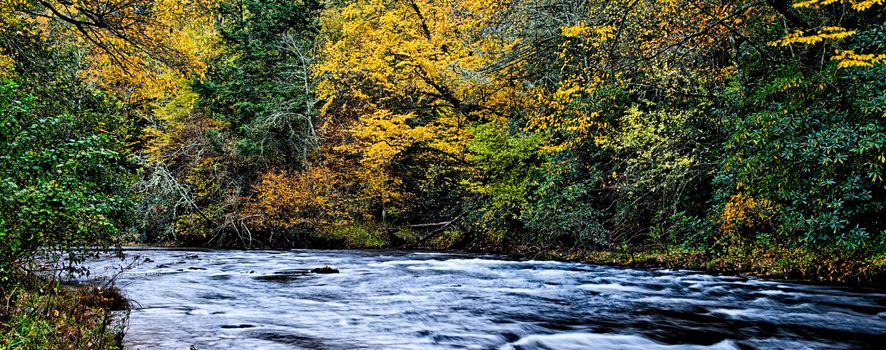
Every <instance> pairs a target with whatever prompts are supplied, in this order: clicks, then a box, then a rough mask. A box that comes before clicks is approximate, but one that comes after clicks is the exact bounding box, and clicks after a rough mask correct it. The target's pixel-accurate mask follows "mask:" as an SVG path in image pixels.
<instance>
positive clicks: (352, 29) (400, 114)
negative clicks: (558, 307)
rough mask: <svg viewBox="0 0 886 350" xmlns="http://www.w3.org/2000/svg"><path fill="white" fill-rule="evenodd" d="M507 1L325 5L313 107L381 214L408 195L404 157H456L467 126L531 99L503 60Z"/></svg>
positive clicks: (510, 41) (461, 154)
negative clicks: (339, 128) (336, 134)
mask: <svg viewBox="0 0 886 350" xmlns="http://www.w3.org/2000/svg"><path fill="white" fill-rule="evenodd" d="M510 5H511V3H509V2H501V1H493V0H398V1H393V2H388V1H382V0H358V1H354V2H352V3H350V4H348V5H347V6H344V7H342V8H332V9H329V10H327V11H326V12H325V13H324V15H323V18H322V21H323V27H324V33H323V37H324V38H325V42H324V44H323V46H322V48H321V54H320V60H319V62H318V63H317V64H316V65H315V67H314V74H315V75H316V76H317V77H318V78H319V79H320V82H319V84H318V87H317V93H318V95H319V98H320V99H321V100H323V101H325V104H324V106H323V108H322V111H321V113H322V114H323V115H324V117H325V118H326V119H327V120H336V123H334V125H344V126H345V128H347V131H346V133H347V134H348V135H349V138H350V140H351V141H352V142H347V143H345V144H343V145H341V146H340V147H337V148H336V150H337V151H340V152H344V153H347V154H350V155H353V156H355V157H357V159H358V160H359V161H358V162H359V166H358V168H359V169H358V170H356V174H355V175H357V177H359V179H360V182H361V183H362V186H363V191H362V192H363V194H364V196H365V198H366V199H367V200H369V201H370V202H371V203H372V204H373V205H374V206H377V207H379V209H380V210H379V213H380V214H381V215H380V216H381V217H382V219H385V217H386V216H387V215H386V214H387V212H388V210H389V209H388V208H389V207H391V206H397V205H399V204H401V203H403V201H404V200H405V199H407V198H408V197H409V194H408V193H407V192H406V191H405V190H404V188H403V180H402V177H403V176H404V174H403V172H402V171H401V170H399V169H401V168H402V167H401V164H400V162H401V161H402V160H403V158H405V157H414V158H415V157H418V158H421V157H427V156H433V157H439V158H440V159H448V160H450V161H452V162H454V163H456V164H458V163H464V162H465V161H466V157H465V151H466V148H465V145H466V142H467V140H468V139H469V138H470V132H469V130H468V127H469V126H471V125H474V124H476V123H480V122H485V121H492V120H497V121H500V122H501V121H503V120H506V119H507V118H508V113H510V112H511V111H515V110H519V109H520V108H518V107H522V106H524V105H526V104H528V103H529V101H530V100H531V96H530V95H529V94H527V93H526V92H525V90H524V88H523V86H521V85H520V84H517V83H516V81H517V80H516V79H515V76H517V75H518V74H519V72H520V69H521V67H520V65H519V64H513V63H514V62H513V60H510V58H511V57H510V55H511V54H512V53H513V51H514V48H515V47H517V46H518V45H519V44H520V40H518V39H517V37H516V36H515V35H512V34H511V32H510V28H511V27H512V26H513V25H515V24H516V23H515V22H514V21H515V19H514V18H513V17H512V16H511V14H512V12H511V11H510V8H509V6H510ZM330 125H332V124H330Z"/></svg>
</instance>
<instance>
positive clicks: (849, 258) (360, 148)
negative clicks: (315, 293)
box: [0, 0, 886, 348]
mask: <svg viewBox="0 0 886 350" xmlns="http://www.w3.org/2000/svg"><path fill="white" fill-rule="evenodd" d="M883 10H884V1H883V0H795V1H791V0H606V1H603V0H532V1H529V0H504V1H501V0H188V1H184V0H0V139H2V143H0V192H2V194H0V291H2V296H3V297H4V299H6V300H5V301H6V302H5V304H6V306H5V307H4V308H2V309H0V329H2V330H3V332H4V335H3V336H2V338H0V348H7V347H8V348H17V346H20V347H23V348H29V347H28V346H31V347H30V348H47V347H49V345H46V344H43V345H35V344H38V343H33V344H32V343H29V342H32V341H38V340H39V339H44V340H46V339H50V338H52V337H63V338H64V337H67V338H64V339H68V341H69V342H71V343H73V342H75V340H73V339H77V340H76V342H81V341H83V342H92V343H88V344H92V345H88V346H85V347H84V348H106V347H108V348H113V347H112V345H111V344H112V343H114V341H113V339H106V338H107V337H109V336H107V335H96V334H95V332H93V333H89V332H86V331H80V332H76V331H72V329H77V327H81V329H82V327H87V326H89V327H97V326H96V325H95V324H93V323H90V322H93V321H89V320H87V321H84V320H82V319H66V320H64V321H62V320H58V319H53V320H49V319H51V318H52V317H50V316H47V315H49V314H52V312H51V311H50V310H49V309H50V308H51V307H49V306H46V305H50V304H52V303H61V304H63V303H69V304H64V305H61V306H58V307H59V308H64V307H67V308H68V309H67V310H68V311H70V312H71V313H72V314H77V313H78V312H79V313H82V310H83V309H82V308H83V307H84V306H82V305H81V304H77V303H73V304H70V300H71V299H72V298H73V299H77V298H80V299H90V298H93V299H95V298H97V299H101V300H102V302H103V303H114V302H116V300H117V299H116V298H115V297H114V296H113V295H110V294H109V293H110V292H108V293H105V292H102V293H104V294H101V293H99V294H101V298H99V297H95V296H90V295H92V294H94V293H93V292H94V291H92V292H86V293H85V294H83V292H72V291H70V290H68V289H66V288H64V287H63V286H61V285H60V284H59V283H58V282H57V281H56V280H55V279H52V278H50V280H51V282H47V280H46V278H45V277H46V276H57V277H58V278H61V276H64V275H70V274H77V273H78V271H80V270H79V265H78V264H79V262H80V261H82V260H83V259H86V258H87V257H88V256H89V254H90V252H91V251H92V249H103V248H111V247H119V246H128V245H149V246H155V245H159V246H189V247H224V248H246V249H250V248H352V249H367V248H404V249H434V250H453V249H455V250H467V251H482V252H498V253H504V254H510V255H512V256H516V257H538V258H548V259H559V260H581V261H588V262H595V263H606V264H619V265H639V266H665V267H683V268H693V269H702V270H716V271H728V272H742V273H752V274H757V275H764V276H776V277H789V278H799V279H804V280H812V281H823V282H831V283H849V284H856V285H868V286H876V285H883V282H884V280H886V279H884V278H886V207H884V206H886V179H884V176H886V172H884V167H886V21H884V20H886V14H884V11H883ZM85 248H89V249H85ZM46 283H49V284H48V285H51V287H46V285H47V284H46ZM38 290H39V291H38ZM72 293H73V294H72ZM90 293H92V294H90ZM111 294H112V293H111ZM46 298H49V299H52V300H54V301H53V302H52V303H49V302H47V301H45V300H49V299H46ZM90 300H91V299H90ZM75 304H76V305H75ZM87 304H88V305H89V306H88V307H89V308H92V309H95V308H100V305H99V304H101V303H99V302H98V301H94V302H92V303H91V304H90V303H87ZM44 306H45V307H47V309H46V310H44V312H36V313H35V312H30V311H28V310H32V311H33V310H34V308H38V309H39V308H41V307H44ZM74 310H80V311H74ZM29 312H30V313H29ZM54 312H55V313H56V315H57V313H58V310H55V311H54ZM85 324H87V326H85ZM99 333H100V332H99ZM77 337H80V338H77ZM89 337H93V338H89ZM102 337H105V338H102ZM35 339H37V340H35ZM84 344H86V343H84ZM96 344H100V345H96Z"/></svg>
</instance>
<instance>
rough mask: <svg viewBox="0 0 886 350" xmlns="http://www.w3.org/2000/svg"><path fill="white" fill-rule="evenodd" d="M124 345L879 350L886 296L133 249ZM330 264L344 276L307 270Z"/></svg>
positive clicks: (620, 271) (633, 272)
mask: <svg viewBox="0 0 886 350" xmlns="http://www.w3.org/2000/svg"><path fill="white" fill-rule="evenodd" d="M126 255H127V256H128V259H127V260H126V261H120V260H109V259H104V260H99V261H93V262H90V263H89V266H90V267H91V270H92V273H93V277H95V275H112V274H114V273H115V272H114V271H116V270H118V267H119V266H122V265H127V264H128V263H129V262H131V261H133V260H137V261H138V262H139V264H137V266H135V267H134V268H131V269H128V270H126V271H124V272H122V273H121V274H120V275H119V276H117V277H116V280H117V284H118V285H119V286H120V287H121V288H122V289H123V290H124V292H125V294H126V295H127V296H129V297H130V298H131V299H133V301H134V302H135V305H134V309H133V311H132V314H131V318H130V322H129V329H128V331H127V334H126V337H125V342H126V345H127V347H128V348H130V349H188V348H189V347H190V346H191V345H193V346H195V347H196V348H197V349H201V350H203V349H321V350H322V349H342V350H344V349H550V350H571V349H595V350H606V349H643V350H647V349H651V350H657V349H668V350H680V349H689V350H702V349H704V350H708V349H884V346H886V294H884V293H882V292H859V291H852V290H848V289H843V288H836V287H822V286H810V285H802V284H796V283H788V282H783V281H770V280H763V279H748V278H741V277H732V276H713V275H709V274H703V273H698V272H693V271H670V270H646V269H628V268H617V267H607V266H596V265H587V264H579V263H564V262H552V261H510V260H505V259H502V258H501V257H495V256H481V255H463V254H444V253H424V252H384V251H380V252H367V251H317V250H295V251H217V250H193V251H183V250H164V249H156V250H153V249H152V250H132V251H127V252H126ZM326 265H328V266H333V267H335V268H338V269H339V270H340V271H341V273H339V274H312V273H309V272H307V271H306V270H307V269H311V268H316V267H322V266H326Z"/></svg>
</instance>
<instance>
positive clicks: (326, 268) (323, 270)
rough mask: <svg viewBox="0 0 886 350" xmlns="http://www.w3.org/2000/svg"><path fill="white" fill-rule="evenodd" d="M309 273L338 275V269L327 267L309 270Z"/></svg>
mask: <svg viewBox="0 0 886 350" xmlns="http://www.w3.org/2000/svg"><path fill="white" fill-rule="evenodd" d="M311 273H338V269H335V268H332V267H329V266H323V267H318V268H316V269H311Z"/></svg>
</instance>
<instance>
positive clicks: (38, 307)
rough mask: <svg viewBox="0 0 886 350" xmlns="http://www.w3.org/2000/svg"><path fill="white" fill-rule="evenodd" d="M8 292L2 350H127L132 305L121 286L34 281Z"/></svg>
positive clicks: (0, 327)
mask: <svg viewBox="0 0 886 350" xmlns="http://www.w3.org/2000/svg"><path fill="white" fill-rule="evenodd" d="M2 296H3V304H2V305H0V349H25V350H27V349H34V350H38V349H39V350H54V349H58V350H62V349H91V350H116V349H123V335H124V332H125V325H126V319H127V315H128V313H129V308H130V307H129V301H128V300H127V298H126V297H124V296H123V295H122V293H121V292H120V290H119V289H117V288H116V287H99V286H67V285H61V284H59V283H57V282H55V281H43V280H33V281H29V282H28V283H22V284H20V285H19V286H16V287H10V288H8V289H7V290H3V291H2Z"/></svg>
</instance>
